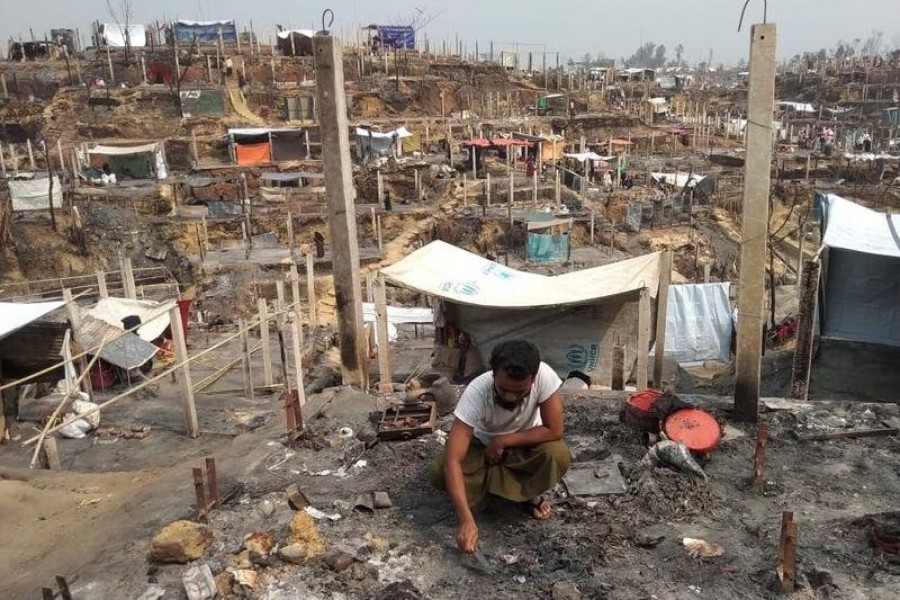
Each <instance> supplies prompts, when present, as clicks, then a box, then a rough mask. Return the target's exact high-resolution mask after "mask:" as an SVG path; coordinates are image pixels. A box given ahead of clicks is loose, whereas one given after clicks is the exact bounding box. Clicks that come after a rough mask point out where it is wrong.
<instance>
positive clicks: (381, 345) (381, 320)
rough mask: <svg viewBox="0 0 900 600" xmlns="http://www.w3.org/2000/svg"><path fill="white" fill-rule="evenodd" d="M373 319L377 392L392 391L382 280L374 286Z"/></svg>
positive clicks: (384, 291)
mask: <svg viewBox="0 0 900 600" xmlns="http://www.w3.org/2000/svg"><path fill="white" fill-rule="evenodd" d="M375 318H376V320H377V321H378V325H377V327H378V329H377V332H378V376H379V382H378V391H380V392H383V393H391V392H393V391H394V386H393V383H392V381H393V380H392V372H391V344H390V340H389V339H388V313H387V289H386V283H385V281H384V278H382V277H379V278H378V283H377V285H376V286H375Z"/></svg>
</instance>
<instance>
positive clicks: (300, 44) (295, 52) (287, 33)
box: [276, 29, 316, 56]
mask: <svg viewBox="0 0 900 600" xmlns="http://www.w3.org/2000/svg"><path fill="white" fill-rule="evenodd" d="M314 35H316V32H315V31H313V30H312V29H285V30H282V31H279V32H278V33H277V34H276V36H277V37H278V41H277V42H276V43H277V45H278V51H279V52H281V55H282V56H312V55H313V45H312V39H313V36H314Z"/></svg>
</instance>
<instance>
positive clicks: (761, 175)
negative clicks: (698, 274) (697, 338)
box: [734, 23, 777, 421]
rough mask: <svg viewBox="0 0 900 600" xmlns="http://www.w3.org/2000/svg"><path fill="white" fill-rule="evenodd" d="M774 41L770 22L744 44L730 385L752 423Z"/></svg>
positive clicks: (738, 409) (757, 27) (755, 411)
mask: <svg viewBox="0 0 900 600" xmlns="http://www.w3.org/2000/svg"><path fill="white" fill-rule="evenodd" d="M776 39H777V28H776V26H775V24H774V23H767V24H766V23H764V24H761V25H754V26H753V29H752V31H751V42H750V89H749V93H748V97H749V98H748V103H749V110H748V118H747V158H746V165H745V177H744V180H745V185H744V212H743V220H742V225H741V239H742V242H741V277H740V289H739V299H738V313H739V314H740V316H741V318H740V320H739V322H738V331H737V357H736V359H735V389H734V405H735V414H736V415H737V416H738V417H739V418H741V419H745V420H748V421H756V420H757V418H758V417H759V414H758V413H759V406H758V405H759V377H760V367H761V365H760V360H761V355H762V345H763V339H762V338H763V325H764V324H765V319H764V316H763V306H764V300H765V268H766V267H765V262H766V249H767V246H768V233H769V231H768V230H769V228H768V223H769V185H770V176H771V162H772V111H773V110H774V108H775V58H776V57H775V52H776Z"/></svg>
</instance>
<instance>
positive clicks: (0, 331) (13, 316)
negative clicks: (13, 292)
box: [0, 302, 66, 339]
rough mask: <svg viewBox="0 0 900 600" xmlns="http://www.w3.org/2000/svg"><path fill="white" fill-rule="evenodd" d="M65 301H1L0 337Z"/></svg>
mask: <svg viewBox="0 0 900 600" xmlns="http://www.w3.org/2000/svg"><path fill="white" fill-rule="evenodd" d="M65 304H66V303H65V302H34V303H31V304H24V303H18V302H0V339H3V338H5V337H6V336H8V335H9V334H11V333H13V332H15V331H16V330H18V329H21V328H22V327H25V326H26V325H28V324H29V323H31V322H32V321H36V320H38V319H40V318H41V317H43V316H44V315H46V314H47V313H50V312H53V311H54V310H56V309H57V308H60V307H61V306H65Z"/></svg>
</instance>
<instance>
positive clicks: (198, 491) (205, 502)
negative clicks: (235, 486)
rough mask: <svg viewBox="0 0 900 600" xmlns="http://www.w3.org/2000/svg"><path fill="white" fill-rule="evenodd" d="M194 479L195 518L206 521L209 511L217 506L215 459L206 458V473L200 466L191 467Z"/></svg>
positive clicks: (217, 487) (202, 521)
mask: <svg viewBox="0 0 900 600" xmlns="http://www.w3.org/2000/svg"><path fill="white" fill-rule="evenodd" d="M191 476H192V478H193V480H194V494H195V496H196V497H197V520H198V521H200V522H201V523H206V522H207V521H208V520H209V512H210V511H211V510H214V509H216V508H218V506H219V483H218V475H217V474H216V459H214V458H212V457H207V458H206V474H205V476H204V473H203V468H202V467H194V468H193V469H191Z"/></svg>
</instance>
